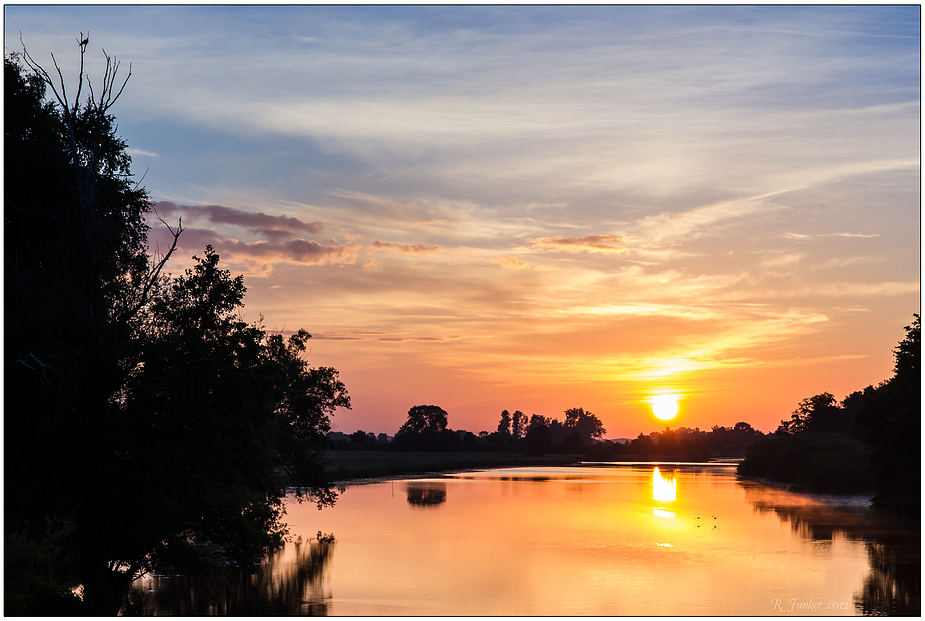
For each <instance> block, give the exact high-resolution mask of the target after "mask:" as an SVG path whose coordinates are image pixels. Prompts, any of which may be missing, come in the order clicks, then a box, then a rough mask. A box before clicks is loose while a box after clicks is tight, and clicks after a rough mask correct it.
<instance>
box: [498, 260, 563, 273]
mask: <svg viewBox="0 0 925 621" xmlns="http://www.w3.org/2000/svg"><path fill="white" fill-rule="evenodd" d="M491 262H492V263H497V264H498V265H500V266H501V267H503V268H504V269H506V270H513V271H515V272H516V271H519V270H538V271H545V270H548V269H549V267H547V266H543V265H534V264H533V263H530V262H529V261H524V260H522V259H518V258H517V257H491Z"/></svg>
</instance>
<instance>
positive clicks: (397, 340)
mask: <svg viewBox="0 0 925 621" xmlns="http://www.w3.org/2000/svg"><path fill="white" fill-rule="evenodd" d="M458 338H460V336H459V335H458V334H454V335H452V336H383V337H381V338H380V339H379V340H380V341H386V342H389V343H402V342H405V341H423V342H428V343H439V342H442V341H452V340H456V339H458Z"/></svg>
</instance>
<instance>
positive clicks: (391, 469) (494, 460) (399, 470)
mask: <svg viewBox="0 0 925 621" xmlns="http://www.w3.org/2000/svg"><path fill="white" fill-rule="evenodd" d="M582 459H583V456H582V455H541V456H531V455H524V454H523V453H481V452H451V453H437V452H433V453H432V452H410V451H409V452H396V451H331V452H329V453H328V454H327V460H328V476H329V477H330V479H331V480H332V481H335V482H337V483H347V482H351V481H355V480H358V479H378V478H383V477H395V476H401V475H413V474H427V473H431V472H433V473H436V472H451V471H460V470H477V469H482V468H513V467H518V466H566V465H570V464H577V463H578V462H579V461H581V460H582Z"/></svg>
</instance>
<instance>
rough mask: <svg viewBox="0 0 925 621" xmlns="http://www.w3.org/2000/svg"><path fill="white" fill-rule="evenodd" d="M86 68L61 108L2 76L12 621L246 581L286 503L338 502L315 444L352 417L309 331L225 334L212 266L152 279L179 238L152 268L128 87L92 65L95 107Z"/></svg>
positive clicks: (227, 286) (215, 264)
mask: <svg viewBox="0 0 925 621" xmlns="http://www.w3.org/2000/svg"><path fill="white" fill-rule="evenodd" d="M84 51H85V43H82V44H81V46H80V54H81V70H80V74H79V76H78V82H77V88H76V94H75V95H73V97H72V98H69V96H68V94H67V90H66V85H65V82H64V80H63V78H61V79H60V80H59V81H57V82H56V81H54V80H52V78H51V76H50V75H49V74H48V73H46V72H45V71H44V69H42V68H41V67H40V66H39V65H38V64H37V63H35V61H34V60H32V58H31V57H30V56H29V55H28V53H26V52H24V54H23V55H21V56H20V55H9V56H7V57H6V58H5V59H4V84H5V100H4V101H5V126H4V128H5V135H4V144H5V149H6V158H5V169H4V175H5V197H4V206H5V210H4V226H5V242H6V243H5V246H4V258H5V268H4V270H5V271H4V273H5V285H4V293H5V304H6V315H5V316H6V320H5V321H6V326H5V332H6V335H7V338H6V343H5V352H4V354H5V356H6V361H5V365H4V371H5V377H4V379H5V383H6V387H7V390H6V391H5V398H6V416H5V432H6V446H5V465H6V473H7V477H6V499H7V503H6V512H5V518H6V519H5V523H4V525H5V539H6V541H7V543H10V542H16V545H15V549H16V550H17V551H19V552H20V553H21V554H20V556H23V555H24V556H27V557H28V556H29V555H31V556H32V558H39V557H40V558H41V559H43V560H42V562H43V563H44V565H43V567H46V568H47V571H44V573H43V574H42V576H43V579H42V581H41V584H37V583H36V582H35V580H25V579H19V578H22V575H20V574H17V573H16V572H21V571H25V570H24V567H26V566H28V559H27V560H25V561H23V562H21V563H18V564H17V565H12V566H11V565H10V564H7V576H8V577H10V580H11V582H9V584H17V585H20V586H21V587H22V588H23V589H27V590H28V589H32V594H31V595H30V593H28V592H26V593H17V594H16V595H15V596H14V597H12V598H9V597H8V598H7V602H13V605H14V606H18V608H12V609H11V608H9V606H8V608H7V612H9V613H12V614H41V613H45V612H49V613H50V614H54V611H56V610H59V609H60V606H59V604H61V603H62V602H72V601H73V595H72V593H71V591H70V590H69V589H70V587H72V586H76V585H78V584H79V585H82V586H83V599H82V601H81V602H80V603H79V606H80V609H81V611H83V612H86V613H90V614H113V613H115V612H118V610H119V609H120V607H121V605H122V603H123V600H124V596H125V593H126V592H127V590H128V587H129V584H130V583H131V581H132V579H133V578H135V577H137V576H138V575H140V574H141V573H143V572H145V571H150V570H152V569H154V568H157V567H164V566H173V567H185V568H190V569H191V570H195V569H196V568H197V567H198V568H200V569H201V568H202V567H203V564H204V563H207V562H230V563H237V564H239V565H242V566H244V565H248V566H249V565H250V564H251V563H252V560H253V558H254V557H255V555H257V554H260V553H262V552H263V551H264V550H266V549H268V548H272V547H274V546H277V545H278V544H279V543H280V541H281V539H282V536H283V534H284V532H285V525H284V524H283V522H282V497H283V494H284V493H285V485H288V484H296V485H299V486H301V488H300V489H301V490H302V492H303V495H304V496H306V497H308V498H310V499H312V500H314V501H315V502H317V503H319V505H324V504H330V503H331V502H333V500H334V493H333V491H332V490H331V488H330V486H329V485H327V481H326V480H325V475H324V467H323V466H324V461H323V454H324V448H325V443H326V439H325V435H326V433H327V431H329V430H330V419H329V417H330V416H331V414H332V413H333V412H334V411H335V409H336V408H340V407H343V408H349V406H350V400H349V396H348V395H347V392H346V389H345V387H344V385H343V384H342V383H341V382H340V381H339V380H338V377H337V371H336V370H334V369H330V368H311V367H310V366H309V365H308V363H307V362H306V361H305V360H304V351H305V342H306V341H307V340H308V339H309V338H310V335H309V334H308V333H307V332H305V331H304V330H300V331H298V332H297V333H295V334H293V335H291V336H289V338H288V339H285V338H284V337H283V335H279V334H275V335H267V334H266V332H265V331H264V330H263V328H262V327H261V326H259V325H252V324H247V323H246V322H244V321H243V320H242V319H241V318H240V315H239V312H240V309H241V307H242V305H243V296H244V293H245V287H244V282H243V278H242V277H240V276H238V277H232V276H231V274H230V273H229V272H228V271H226V270H222V269H221V268H220V267H219V257H218V255H217V254H216V253H215V252H214V250H213V249H212V248H211V247H207V248H206V250H205V255H204V257H203V258H196V257H194V259H195V261H196V263H195V265H194V266H193V267H192V268H191V269H189V270H187V271H186V272H185V274H183V275H181V276H179V277H177V278H168V277H165V276H163V275H162V270H163V268H164V266H165V264H166V262H167V260H168V259H169V258H170V256H171V254H172V253H173V251H174V250H175V248H176V240H177V238H178V237H179V235H180V234H182V226H181V223H179V222H178V223H177V225H176V226H175V227H171V228H170V232H171V233H172V234H173V239H174V244H173V246H172V247H171V248H170V249H168V250H167V251H166V252H165V253H164V254H162V255H158V256H150V255H149V254H148V251H147V232H148V227H147V225H146V224H145V217H146V215H147V214H148V212H149V210H150V203H149V202H148V200H147V195H146V193H145V190H144V189H143V188H141V187H139V186H138V184H136V183H134V182H133V181H132V177H131V170H130V165H131V158H130V157H129V156H128V154H127V152H126V144H125V142H124V141H123V140H121V139H120V138H119V137H118V136H117V135H116V125H115V119H114V117H113V116H112V115H111V114H110V108H111V107H112V106H113V104H114V103H115V102H116V100H117V99H118V97H119V94H120V93H121V90H122V88H124V86H125V82H126V81H127V79H128V76H126V78H125V79H124V80H117V75H118V72H119V63H118V61H116V60H115V59H113V58H110V57H108V56H106V69H105V73H104V76H103V80H102V82H101V84H100V87H99V88H98V89H97V90H94V89H93V88H91V86H92V83H91V82H90V81H89V80H88V79H86V76H85V75H84V73H83V54H84ZM55 66H56V67H57V65H55ZM129 73H130V72H129ZM58 75H59V77H60V75H61V74H60V72H59V74H58ZM49 89H50V90H51V91H52V93H51V94H52V97H51V98H50V100H46V98H45V96H46V93H47V92H48V90H49ZM84 89H86V92H87V97H86V99H83V98H82V94H83V93H84ZM164 224H165V225H166V223H164ZM284 473H285V474H286V475H287V476H288V478H284V477H283V476H282V475H283V474H284ZM24 499H28V501H24ZM208 559H213V561H209V560H208ZM215 559H220V560H219V561H215ZM20 560H22V559H20ZM30 584H31V585H32V586H31V587H30V586H27V585H30ZM35 593H41V594H42V595H41V597H34V596H33V595H34V594H35ZM65 605H70V604H65Z"/></svg>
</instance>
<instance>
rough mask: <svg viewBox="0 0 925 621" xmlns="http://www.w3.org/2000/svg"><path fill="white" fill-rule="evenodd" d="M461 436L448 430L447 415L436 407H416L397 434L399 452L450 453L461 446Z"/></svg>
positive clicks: (396, 446) (409, 411)
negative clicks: (449, 451)
mask: <svg viewBox="0 0 925 621" xmlns="http://www.w3.org/2000/svg"><path fill="white" fill-rule="evenodd" d="M459 442H460V438H459V434H457V433H456V432H455V431H452V430H450V429H447V413H446V411H445V410H443V408H440V407H437V406H436V405H416V406H414V407H412V408H411V409H410V410H408V420H406V421H405V423H404V424H403V425H402V426H401V428H399V430H398V432H397V433H396V434H395V438H394V440H393V445H394V446H395V449H396V450H399V451H424V450H427V451H448V450H451V449H452V448H454V447H456V446H458V445H459Z"/></svg>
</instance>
